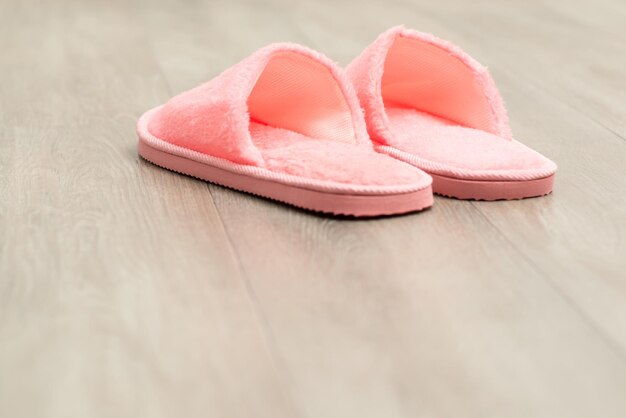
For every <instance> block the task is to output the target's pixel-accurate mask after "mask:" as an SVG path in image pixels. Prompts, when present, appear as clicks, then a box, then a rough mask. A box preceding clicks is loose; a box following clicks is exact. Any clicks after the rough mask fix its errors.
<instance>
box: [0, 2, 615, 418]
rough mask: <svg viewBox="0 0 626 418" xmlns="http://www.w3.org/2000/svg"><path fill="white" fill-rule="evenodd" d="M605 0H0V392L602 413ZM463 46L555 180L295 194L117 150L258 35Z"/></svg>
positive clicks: (38, 409) (611, 38)
mask: <svg viewBox="0 0 626 418" xmlns="http://www.w3.org/2000/svg"><path fill="white" fill-rule="evenodd" d="M624 22H626V3H625V2H623V1H620V0H595V1H585V0H568V1H564V0H563V1H560V0H557V1H547V0H544V1H539V0H527V1H522V0H519V1H514V0H509V1H499V2H494V1H486V0H479V1H471V2H470V1H463V0H438V1H426V0H393V1H384V2H383V1H378V2H376V1H367V2H366V1H355V0H347V1H344V0H318V1H295V0H293V1H254V0H229V1H200V0H197V1H174V0H153V1H147V0H146V1H142V0H106V1H105V0H101V1H87V0H52V1H36V0H0V74H1V75H2V79H1V80H0V417H7V418H9V417H10V418H22V417H24V418H34V417H59V418H69V417H172V416H183V417H200V416H203V417H207V416H208V417H220V418H222V417H223V418H230V417H246V418H248V417H272V418H274V417H310V418H312V417H341V418H347V417H359V418H363V417H412V418H413V417H459V416H462V417H481V418H484V417H524V418H528V417H546V418H548V417H550V418H553V417H568V418H572V417H607V418H608V417H624V416H626V396H624V394H625V393H626V276H625V274H624V272H625V271H626V244H625V243H626V239H625V237H626V194H625V193H624V191H625V190H626V169H625V164H624V161H626V106H625V103H626V76H625V70H624V68H626V29H625V27H626V25H625V24H624ZM398 24H405V25H406V26H407V27H410V28H415V29H418V30H421V31H424V32H431V33H434V34H436V35H437V36H439V37H441V38H444V39H447V40H450V41H451V42H453V43H455V44H457V45H459V46H460V47H461V48H463V49H464V50H465V51H466V52H468V53H469V54H470V55H472V56H473V57H475V58H476V59H478V60H479V61H480V62H481V63H482V64H484V65H486V66H487V67H488V68H489V69H490V71H491V73H492V75H493V76H494V78H495V80H496V83H497V85H498V87H499V89H500V91H501V93H502V95H503V97H504V99H505V102H506V104H507V107H508V110H509V116H510V118H511V124H512V128H513V133H514V136H515V137H516V138H518V139H519V140H521V141H523V142H524V143H526V144H527V145H529V146H531V147H532V148H534V149H536V150H538V151H539V152H541V153H542V154H544V155H546V156H548V157H549V158H551V159H553V160H554V161H556V162H557V163H558V164H559V169H560V172H559V174H558V176H557V185H556V187H555V193H554V194H553V195H551V196H547V197H545V198H541V199H529V200H523V201H512V202H461V201H457V200H453V199H445V198H437V199H436V202H435V206H434V207H433V209H432V210H429V211H427V212H424V213H419V214H413V215H407V216H401V217H393V218H384V219H376V220H351V219H336V218H330V217H323V216H318V215H314V214H309V213H306V212H303V211H299V210H297V209H293V208H290V207H286V206H283V205H279V204H276V203H273V202H270V201H266V200H263V199H258V198H254V197H251V196H248V195H245V194H241V193H237V192H233V191H230V190H227V189H224V188H221V187H219V186H215V185H210V184H206V183H204V182H201V181H197V180H194V179H190V178H187V177H184V176H180V175H177V174H173V173H171V172H167V171H165V170H162V169H160V168H158V167H155V166H152V165H150V164H148V163H146V162H144V161H141V160H140V159H139V158H138V156H137V152H136V143H137V142H136V141H137V138H136V134H135V123H136V120H137V118H138V117H139V115H141V114H142V113H143V112H144V111H146V110H148V109H150V108H152V107H154V106H156V105H158V104H161V103H163V102H164V101H166V100H167V99H168V98H170V97H171V96H173V95H174V94H177V93H179V92H181V91H183V90H185V89H188V88H191V87H194V86H196V85H198V84H199V83H202V82H204V81H207V80H209V79H211V78H212V77H213V76H215V75H217V74H218V73H220V72H221V71H222V70H224V69H225V68H227V67H229V66H230V65H232V64H234V63H235V62H237V61H239V60H241V59H243V58H244V57H246V56H247V55H248V54H250V53H251V52H253V51H254V50H256V49H257V48H259V47H262V46H264V45H266V44H268V43H270V42H275V41H291V42H298V43H302V44H305V45H307V46H309V47H312V48H314V49H318V50H320V51H322V52H324V53H325V54H326V55H328V56H329V57H331V58H332V59H334V60H336V61H338V62H339V63H340V64H341V65H345V64H347V63H348V62H350V60H351V59H352V58H354V57H355V56H356V55H357V54H358V53H359V52H360V51H361V50H362V49H363V48H364V47H365V46H366V45H368V44H369V43H370V42H372V41H373V40H374V39H375V37H376V36H377V35H378V34H379V33H380V32H382V31H383V30H385V29H387V28H389V27H390V26H395V25H398Z"/></svg>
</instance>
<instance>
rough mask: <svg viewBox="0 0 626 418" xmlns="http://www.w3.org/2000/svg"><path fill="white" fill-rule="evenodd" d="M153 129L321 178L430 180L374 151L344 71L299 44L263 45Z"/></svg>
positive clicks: (175, 105) (159, 115) (187, 95)
mask: <svg viewBox="0 0 626 418" xmlns="http://www.w3.org/2000/svg"><path fill="white" fill-rule="evenodd" d="M148 130H149V132H150V133H151V134H152V135H154V136H156V137H157V138H160V139H162V140H164V141H167V142H170V143H172V144H175V145H178V146H181V147H184V148H188V149H192V150H194V151H198V152H201V153H204V154H208V155H211V156H214V157H219V158H222V159H225V160H229V161H232V162H235V163H239V164H246V165H253V166H257V167H263V168H266V169H269V170H272V171H276V172H279V173H287V174H292V175H296V176H301V177H304V178H311V179H315V180H332V181H335V182H340V183H350V184H371V185H392V184H397V185H402V184H415V183H416V182H417V183H420V182H421V183H423V184H424V186H425V187H426V186H428V184H430V181H431V180H430V177H429V176H428V175H426V174H425V173H423V172H421V171H420V170H417V169H415V168H414V167H411V166H410V165H408V164H404V163H402V162H399V161H397V160H394V159H393V158H390V157H387V156H384V155H381V154H378V153H376V152H375V151H374V150H373V148H372V142H371V141H370V139H369V136H368V134H367V129H366V126H365V120H364V117H363V114H362V111H361V108H360V106H359V102H358V99H357V97H356V94H355V92H354V90H353V87H352V85H351V84H350V82H349V81H348V79H347V76H346V75H345V73H344V72H343V70H342V69H341V68H339V67H338V66H337V65H336V64H334V63H333V62H331V61H330V60H329V59H328V58H326V57H324V56H323V55H322V54H320V53H318V52H315V51H313V50H310V49H308V48H305V47H303V46H300V45H295V44H284V43H282V44H273V45H269V46H267V47H265V48H262V49H260V50H258V51H257V52H255V53H253V54H252V55H250V56H249V57H248V58H246V59H244V60H243V61H241V62H240V63H238V64H236V65H234V66H232V67H231V68H229V69H227V70H226V71H224V72H223V73H222V74H220V75H218V76H217V77H216V78H214V79H213V80H211V81H209V82H208V83H205V84H203V85H201V86H198V87H196V88H194V89H191V90H189V91H186V92H184V93H181V94H179V95H178V96H176V97H174V98H172V99H170V100H169V101H168V102H167V103H166V104H165V105H163V106H162V107H161V108H159V109H158V110H157V111H156V112H155V114H154V116H152V117H151V119H150V120H149V121H148Z"/></svg>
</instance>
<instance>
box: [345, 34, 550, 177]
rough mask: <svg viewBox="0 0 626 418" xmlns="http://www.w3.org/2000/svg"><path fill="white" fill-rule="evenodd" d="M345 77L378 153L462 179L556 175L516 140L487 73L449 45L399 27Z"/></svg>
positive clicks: (357, 61) (369, 49) (384, 36)
mask: <svg viewBox="0 0 626 418" xmlns="http://www.w3.org/2000/svg"><path fill="white" fill-rule="evenodd" d="M347 73H348V75H349V77H350V79H351V80H352V82H353V84H354V86H355V88H356V91H357V95H358V97H359V100H360V102H361V104H362V106H363V108H364V110H365V117H366V122H367V128H368V131H369V134H370V136H371V138H372V139H373V140H374V141H375V143H376V144H377V145H379V147H378V148H377V149H385V150H386V149H387V147H392V148H393V149H396V150H399V151H401V152H403V153H404V154H405V156H404V158H403V159H404V160H405V161H410V162H411V163H412V164H414V165H415V166H417V167H419V168H421V169H424V170H426V171H428V172H431V173H434V174H440V175H444V176H451V177H459V178H464V179H481V180H486V179H491V180H502V179H504V180H513V179H520V178H523V179H531V178H540V177H545V176H547V175H550V174H552V173H554V171H556V165H555V164H554V163H553V162H552V161H550V160H548V159H547V158H545V157H543V156H542V155H541V154H539V153H537V152H535V151H533V150H531V149H530V148H528V147H525V146H523V145H522V144H520V143H519V142H517V141H514V140H513V139H512V135H511V129H510V126H509V121H508V117H507V114H506V110H505V108H504V104H503V101H502V98H501V97H500V94H499V92H498V90H497V89H496V87H495V84H494V82H493V79H492V78H491V76H490V75H489V72H488V71H487V69H486V68H485V67H483V66H482V65H480V64H479V63H478V62H477V61H476V60H474V59H473V58H471V57H470V56H469V55H467V54H466V53H464V52H463V51H461V50H460V49H459V48H458V47H456V46H454V45H452V44H450V43H449V42H446V41H443V40H441V39H438V38H436V37H435V36H433V35H430V34H426V33H422V32H417V31H413V30H408V29H405V28H404V27H402V26H399V27H394V28H391V29H389V30H388V31H386V32H384V33H383V34H381V35H380V36H379V37H378V38H377V39H376V40H375V41H374V42H373V43H372V44H371V45H369V46H368V47H367V48H366V49H365V50H364V51H363V52H362V53H361V55H359V56H358V57H357V58H356V59H355V60H354V61H353V62H352V63H350V65H349V66H348V67H347ZM394 155H395V154H394ZM396 156H397V155H396ZM409 157H410V158H409Z"/></svg>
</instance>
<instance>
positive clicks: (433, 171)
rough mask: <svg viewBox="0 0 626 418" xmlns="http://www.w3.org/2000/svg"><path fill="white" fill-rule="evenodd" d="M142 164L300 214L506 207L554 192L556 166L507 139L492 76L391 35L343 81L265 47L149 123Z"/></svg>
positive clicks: (402, 32)
mask: <svg viewBox="0 0 626 418" xmlns="http://www.w3.org/2000/svg"><path fill="white" fill-rule="evenodd" d="M138 134H139V153H140V155H141V156H142V157H143V158H145V159H146V160H148V161H151V162H152V163H154V164H156V165H159V166H161V167H165V168H168V169H170V170H174V171H177V172H180V173H183V174H187V175H190V176H194V177H197V178H200V179H203V180H207V181H210V182H213V183H217V184H220V185H223V186H227V187H230V188H233V189H237V190H241V191H245V192H249V193H252V194H255V195H259V196H263V197H267V198H270V199H275V200H278V201H281V202H285V203H288V204H291V205H295V206H298V207H301V208H305V209H309V210H314V211H320V212H328V213H334V214H343V215H354V216H376V215H390V214H399V213H406V212H412V211H419V210H422V209H425V208H428V207H430V206H431V205H432V204H433V192H434V193H437V194H441V195H445V196H450V197H456V198H459V199H478V200H500V199H521V198H526V197H533V196H541V195H545V194H548V193H550V192H551V191H552V187H553V184H554V176H555V172H556V165H555V164H554V163H553V162H552V161H550V160H549V159H547V158H545V157H544V156H542V155H541V154H539V153H537V152H536V151H533V150H532V149H530V148H528V147H526V146H524V145H523V144H521V143H520V142H518V141H516V140H514V139H513V138H512V136H511V129H510V127H509V122H508V118H507V114H506V111H505V109H504V105H503V102H502V99H501V97H500V94H499V93H498V90H497V89H496V87H495V85H494V82H493V80H492V78H491V77H490V75H489V73H488V72H487V69H486V68H484V67H483V66H481V65H480V64H479V63H478V62H476V61H475V60H474V59H472V58H471V57H470V56H468V55H467V54H465V53H464V52H463V51H461V50H460V49H459V48H457V47H455V46H453V45H451V44H450V43H448V42H445V41H443V40H441V39H438V38H436V37H434V36H432V35H429V34H425V33H421V32H417V31H413V30H408V29H405V28H403V27H395V28H392V29H390V30H388V31H386V32H384V33H383V34H381V35H380V36H379V37H378V38H377V39H376V40H375V41H374V43H372V44H371V45H370V46H368V47H367V48H366V49H365V50H364V51H363V52H362V53H361V55H359V56H358V57H357V58H356V59H355V60H354V61H353V62H352V63H351V64H350V65H348V67H347V68H346V69H345V70H343V69H341V68H339V67H338V66H337V65H336V64H334V63H333V62H332V61H331V60H329V59H328V58H326V57H325V56H323V55H322V54H320V53H318V52H315V51H312V50H310V49H308V48H305V47H303V46H300V45H295V44H283V43H281V44H272V45H269V46H267V47H265V48H262V49H260V50H258V51H256V52H255V53H253V54H252V55H250V56H249V57H248V58H246V59H244V60H243V61H241V62H240V63H238V64H236V65H234V66H232V67H231V68H229V69H227V70H226V71H224V72H223V73H222V74H220V75H219V76H217V77H216V78H214V79H213V80H211V81H210V82H208V83H205V84H202V85H201V86H198V87H196V88H194V89H192V90H189V91H186V92H184V93H181V94H179V95H178V96H176V97H174V98H172V99H170V100H169V101H168V102H167V103H165V104H164V105H162V106H159V107H157V108H155V109H152V110H150V111H148V112H146V113H145V114H144V115H143V116H141V118H140V119H139V122H138Z"/></svg>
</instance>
